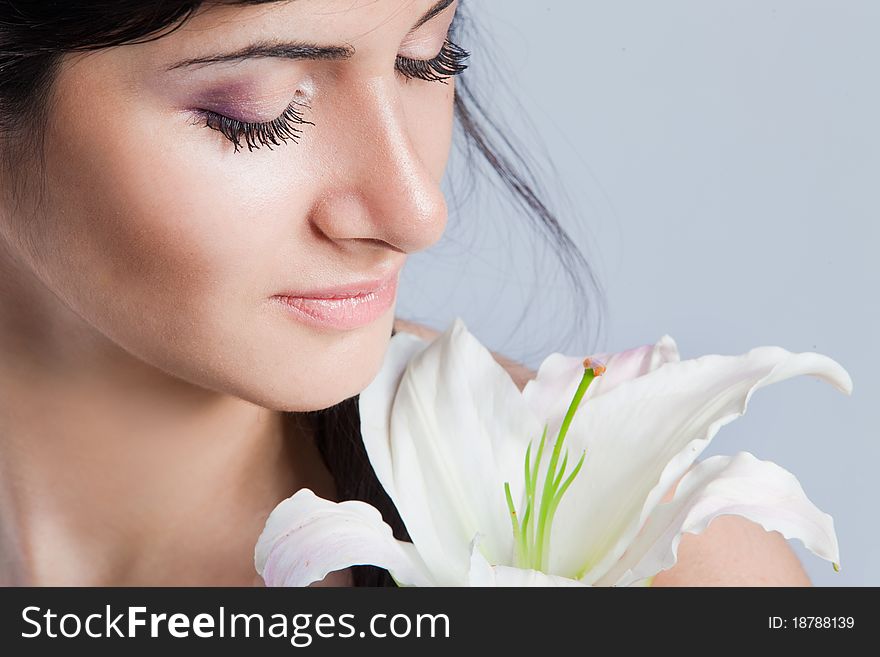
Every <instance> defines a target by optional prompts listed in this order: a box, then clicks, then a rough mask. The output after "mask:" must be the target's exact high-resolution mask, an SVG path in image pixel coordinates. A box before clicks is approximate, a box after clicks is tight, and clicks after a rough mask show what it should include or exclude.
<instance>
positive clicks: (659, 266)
mask: <svg viewBox="0 0 880 657" xmlns="http://www.w3.org/2000/svg"><path fill="white" fill-rule="evenodd" d="M465 8H466V9H467V10H468V12H469V13H470V14H471V15H472V16H473V17H474V19H475V20H476V22H477V24H478V25H479V27H480V29H481V31H482V33H483V34H482V36H481V37H480V39H481V40H480V41H479V42H474V41H472V40H471V38H472V37H470V36H468V33H465V34H464V35H463V36H462V37H461V39H460V42H461V45H462V46H464V47H465V48H467V49H469V50H470V51H471V52H472V56H471V58H470V68H469V69H468V71H467V73H466V75H468V76H469V79H470V81H471V84H472V85H473V86H474V87H476V88H478V90H481V91H482V92H483V93H484V94H485V96H484V97H485V98H486V104H487V109H488V110H489V111H490V113H491V114H492V115H493V116H495V117H497V118H498V119H499V121H501V122H503V123H504V125H505V126H508V127H506V128H505V130H506V131H507V132H506V134H508V135H509V136H510V137H511V138H513V139H515V140H516V141H517V143H518V144H522V145H523V148H524V149H525V150H526V151H527V152H528V153H530V155H531V157H533V158H537V159H536V160H535V162H536V171H537V170H541V171H544V172H545V173H544V175H543V176H542V177H541V183H542V184H543V186H544V189H545V190H546V194H545V197H544V198H545V199H546V200H547V201H548V202H549V205H550V206H551V208H553V209H555V210H556V211H558V212H559V216H560V221H561V222H562V224H563V225H564V226H565V228H566V229H567V230H568V231H569V232H570V233H571V234H572V236H573V237H574V238H575V240H576V242H577V243H578V245H579V246H580V247H581V248H582V251H583V252H584V253H585V254H586V256H587V258H588V259H589V261H590V263H591V265H592V267H593V269H594V270H595V272H596V275H597V277H598V279H599V281H600V283H601V285H602V286H603V287H604V290H602V295H603V297H604V299H605V307H604V308H600V307H598V306H596V305H595V304H594V305H592V306H589V321H588V322H587V323H579V322H578V321H577V319H576V317H575V314H574V305H573V303H572V300H571V299H570V298H567V297H566V296H565V290H566V289H568V288H566V287H565V279H564V278H562V277H561V275H560V273H559V267H558V264H557V263H556V262H555V259H554V257H553V252H552V250H548V249H546V248H543V247H542V246H541V242H540V240H537V239H536V237H535V234H534V233H533V232H532V231H530V230H529V228H528V224H527V222H526V221H524V220H523V218H522V216H521V215H520V214H517V210H516V208H514V207H512V206H511V205H509V204H507V203H506V202H505V200H506V199H507V198H509V194H505V193H504V192H503V191H500V190H499V189H498V188H497V186H496V185H494V183H490V184H483V185H481V187H479V188H478V191H477V192H476V193H474V194H472V195H470V196H468V197H467V198H463V197H464V196H465V195H464V194H463V193H462V189H463V187H464V186H465V183H467V181H468V179H469V178H472V177H473V171H472V170H471V171H470V172H468V169H467V167H466V166H464V159H463V158H462V157H461V153H460V152H459V151H458V150H456V151H455V152H454V153H453V156H452V159H451V161H450V167H449V170H448V172H447V177H446V180H444V185H445V186H446V187H445V189H447V190H448V192H447V194H448V197H449V200H450V224H449V226H448V228H447V232H446V234H445V236H444V239H443V240H442V241H441V242H440V243H439V244H438V245H437V246H436V247H435V248H432V249H431V250H429V251H427V252H424V253H420V254H416V255H414V256H413V257H412V258H411V260H410V263H409V264H408V265H407V268H406V269H405V270H404V273H403V284H402V286H401V291H400V297H399V305H398V315H399V316H401V317H407V318H411V319H414V320H417V321H422V322H424V323H426V324H429V325H431V326H434V327H436V328H441V329H442V328H445V327H446V326H447V325H448V323H449V322H450V321H451V320H452V319H453V318H454V317H456V316H460V317H462V318H463V319H464V321H465V323H466V324H467V326H468V328H469V330H471V332H473V333H474V334H475V335H476V336H477V337H478V338H479V339H480V340H481V341H482V342H483V343H484V344H486V345H487V346H489V347H490V348H491V349H493V350H496V351H501V352H502V353H504V354H505V355H508V356H510V357H513V358H517V359H519V360H520V361H521V362H524V363H526V364H528V365H530V366H531V367H533V368H534V367H537V365H538V364H539V363H540V361H541V360H542V358H543V357H544V356H546V355H547V354H548V353H550V352H552V351H563V352H564V353H570V354H576V355H580V354H582V353H583V354H586V353H589V352H590V351H591V350H592V351H601V350H614V351H617V350H622V349H626V348H629V347H632V346H635V345H640V344H645V343H653V342H654V341H655V340H656V339H657V338H659V337H660V336H661V335H663V334H664V333H669V334H670V335H672V336H673V337H674V338H675V339H676V341H677V343H678V346H679V349H680V351H681V353H682V357H683V358H693V357H696V356H699V355H702V354H704V353H727V354H738V353H742V352H745V351H747V350H748V349H750V348H751V347H754V346H758V345H765V344H775V345H779V346H782V347H785V348H787V349H789V350H791V351H818V352H820V353H823V354H827V355H829V356H831V357H832V358H835V359H836V360H838V361H839V362H840V363H841V364H842V365H843V366H844V367H845V368H847V370H848V371H849V372H850V374H851V375H852V377H853V380H854V392H853V395H852V396H851V397H847V396H846V395H844V394H841V393H839V392H837V391H836V390H835V389H833V388H832V387H830V386H828V385H826V384H824V383H821V382H819V381H818V380H816V379H812V378H808V377H799V378H796V379H790V380H788V381H784V382H781V383H777V384H774V385H772V386H769V387H767V388H763V389H761V390H759V391H758V392H757V393H756V394H755V396H754V397H753V398H752V400H751V402H750V405H749V409H748V412H747V413H746V415H745V416H743V417H742V418H739V419H738V420H736V421H735V422H733V423H732V424H730V425H728V426H726V427H724V428H722V429H721V431H720V432H719V433H718V435H717V436H716V437H715V439H714V440H713V442H712V444H711V446H710V447H709V448H708V449H707V450H706V451H705V452H704V453H703V456H702V458H705V457H707V456H710V455H712V454H725V453H728V454H729V453H733V452H735V451H739V450H747V451H750V452H752V453H753V454H755V455H756V456H758V457H759V458H763V459H769V460H772V461H775V462H777V463H779V464H780V465H782V466H783V467H785V468H787V469H789V470H791V471H792V472H793V473H794V474H795V475H796V476H797V477H798V478H799V480H800V482H801V483H802V485H803V487H804V489H805V491H806V492H807V494H808V496H809V497H810V498H811V499H812V500H813V501H814V502H815V504H816V505H817V506H818V507H819V508H821V509H822V510H824V511H826V512H828V513H830V514H831V515H832V516H833V517H834V521H835V528H836V530H837V535H838V538H839V541H840V556H841V572H840V573H835V572H834V571H833V570H832V568H831V564H830V563H828V562H826V561H825V560H823V559H820V558H819V557H816V556H815V555H813V554H812V553H810V552H809V551H807V550H806V549H805V548H803V546H802V544H801V543H800V542H799V541H797V540H793V541H791V542H790V544H791V545H792V547H793V548H794V549H795V550H796V552H797V554H798V556H799V557H800V558H801V560H802V562H803V563H804V565H805V567H806V568H807V571H808V573H809V575H810V577H811V578H812V580H813V583H814V584H816V585H817V586H824V585H846V586H859V585H874V586H876V585H880V563H878V560H877V559H876V557H877V556H880V551H878V548H877V547H876V546H877V542H878V540H880V529H878V520H880V518H878V512H877V501H878V499H880V484H878V476H877V474H876V473H877V467H878V463H880V445H878V441H877V433H878V431H877V427H878V426H880V403H878V383H877V381H878V374H880V373H878V367H877V366H878V364H880V358H878V347H877V339H878V335H880V331H878V329H880V321H878V311H877V302H876V295H877V292H876V290H877V289H878V287H880V267H878V265H877V257H876V254H877V251H878V247H880V240H878V237H880V235H878V229H877V220H878V218H880V184H878V182H880V129H878V117H880V86H878V82H877V81H878V71H877V67H878V62H880V46H878V40H877V35H878V34H880V2H877V1H876V0H825V1H818V0H813V1H809V0H789V1H786V2H782V1H776V0H760V1H758V0H753V1H746V0H738V1H736V2H721V1H719V0H714V1H706V0H691V1H683V0H677V1H668V0H667V1H664V2H651V1H648V0H642V1H640V2H634V1H623V0H615V1H614V2H597V1H589V2H582V1H581V2H575V1H573V0H570V1H563V0H556V1H554V2H550V1H548V0H545V1H543V2H541V1H536V0H517V1H513V0H505V2H499V1H493V2H489V1H483V2H480V3H475V2H474V1H473V0H470V1H469V2H466V4H465V5H463V9H465ZM487 37H488V38H487ZM493 65H494V66H497V67H498V68H500V71H501V73H502V76H503V79H504V80H506V81H507V84H508V85H509V86H508V87H505V86H503V85H501V86H499V85H498V84H497V83H494V81H495V80H496V79H497V75H496V73H495V70H496V69H495V68H492V66H493ZM490 81H493V84H492V85H491V86H490ZM523 113H525V114H526V115H527V117H528V118H524V116H523ZM459 196H461V197H462V198H461V199H459V198H458V197H459ZM591 294H592V295H593V296H595V294H596V293H595V292H593V293H591ZM569 296H570V295H569ZM588 301H589V300H588V299H583V300H581V299H576V300H574V303H577V304H582V305H583V307H585V308H586V307H588ZM524 311H525V312H526V314H525V315H524V316H523V314H522V313H523V312H524ZM572 331H574V337H573V339H572Z"/></svg>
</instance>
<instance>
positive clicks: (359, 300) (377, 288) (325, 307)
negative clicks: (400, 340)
mask: <svg viewBox="0 0 880 657" xmlns="http://www.w3.org/2000/svg"><path fill="white" fill-rule="evenodd" d="M399 271H400V268H399V267H398V268H396V269H395V270H394V271H393V272H392V273H391V274H389V275H388V276H387V277H385V278H381V279H374V280H369V281H360V282H355V283H350V284H347V285H339V286H336V287H328V288H323V289H320V290H309V291H307V292H282V293H280V294H276V295H275V296H273V297H272V299H273V301H275V302H277V303H278V304H279V305H280V306H281V307H282V308H283V309H284V310H285V311H289V312H290V314H291V315H292V316H293V318H294V319H296V320H298V321H300V322H302V323H305V324H308V325H310V326H314V327H317V328H334V329H340V330H350V329H354V328H359V327H361V326H366V325H367V324H370V323H372V322H374V321H376V320H377V319H379V317H381V316H382V315H383V314H384V313H385V312H386V311H387V310H388V309H389V308H390V307H391V306H392V305H393V304H394V300H395V298H396V297H397V278H398V273H399Z"/></svg>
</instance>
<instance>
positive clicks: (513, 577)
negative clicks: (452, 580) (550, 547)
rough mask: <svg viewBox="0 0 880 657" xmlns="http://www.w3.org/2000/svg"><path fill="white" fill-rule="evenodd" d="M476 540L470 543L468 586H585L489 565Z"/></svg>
mask: <svg viewBox="0 0 880 657" xmlns="http://www.w3.org/2000/svg"><path fill="white" fill-rule="evenodd" d="M477 541H478V538H475V539H474V541H473V542H472V543H471V567H470V572H469V574H468V579H469V586H586V584H583V583H582V582H579V581H577V580H576V579H569V578H567V577H559V576H557V575H547V574H545V573H542V572H540V571H538V570H529V569H523V568H513V567H512V566H503V565H501V566H493V565H490V564H489V562H488V561H486V558H485V557H484V556H483V554H482V553H481V552H480V550H479V549H478V548H477V545H476V543H477Z"/></svg>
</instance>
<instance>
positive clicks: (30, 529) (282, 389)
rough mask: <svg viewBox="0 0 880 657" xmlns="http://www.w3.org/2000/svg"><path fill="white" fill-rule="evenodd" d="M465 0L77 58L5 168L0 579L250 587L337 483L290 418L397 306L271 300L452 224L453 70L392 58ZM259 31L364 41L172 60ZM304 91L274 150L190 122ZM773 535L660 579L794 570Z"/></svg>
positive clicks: (281, 16)
mask: <svg viewBox="0 0 880 657" xmlns="http://www.w3.org/2000/svg"><path fill="white" fill-rule="evenodd" d="M457 4H458V3H457V2H454V3H452V4H451V5H450V6H449V7H447V8H446V9H445V10H443V11H442V12H440V13H438V14H437V15H436V16H434V17H433V18H432V19H431V20H429V21H428V22H426V23H424V24H423V25H422V26H421V27H419V28H418V29H416V30H414V31H412V30H411V28H412V27H413V26H414V25H415V24H416V23H417V21H418V19H419V18H420V17H421V16H423V15H424V14H425V12H426V11H428V9H429V8H430V7H432V6H433V5H434V2H433V0H375V1H370V2H367V1H358V2H351V0H299V1H297V2H291V3H272V4H268V5H262V6H250V7H248V6H213V7H209V8H207V9H204V10H202V11H200V13H199V14H198V15H196V16H195V17H194V18H193V20H191V21H190V22H188V23H187V24H186V25H185V26H184V27H183V28H182V29H179V30H177V31H175V32H173V33H171V34H170V35H167V36H165V37H163V38H161V39H158V40H156V41H151V42H148V43H144V44H137V45H130V46H122V47H115V48H109V49H105V50H101V51H97V52H90V53H87V54H76V55H69V56H66V57H65V59H64V61H63V63H62V66H61V69H60V71H59V74H58V77H57V80H56V84H55V86H54V88H53V90H52V91H53V95H52V98H51V103H50V112H49V123H48V126H47V130H46V133H45V135H43V139H42V144H43V147H44V150H43V153H42V155H43V157H42V158H41V161H42V167H41V166H40V164H39V160H40V158H36V157H33V155H34V154H33V153H31V154H30V155H31V156H30V157H29V156H28V153H25V156H24V157H22V158H19V159H18V160H17V163H16V168H15V170H14V171H0V308H2V309H3V312H2V314H0V427H2V434H0V584H18V585H62V586H64V585H72V586H78V585H135V586H136V585H183V586H189V585H245V586H250V585H260V584H261V580H260V578H259V577H258V576H256V575H255V572H254V568H253V547H254V544H255V542H256V539H257V536H258V535H259V533H260V531H261V530H262V527H263V523H264V522H265V519H266V517H267V516H268V514H269V512H270V511H271V510H272V509H273V508H274V506H275V505H276V504H278V502H280V501H281V500H282V499H284V498H286V497H288V496H289V495H290V493H291V491H294V490H296V489H298V488H300V487H303V486H308V487H310V488H312V489H313V490H315V491H316V492H317V493H318V494H319V495H321V496H323V497H327V498H330V499H335V491H334V487H333V483H332V479H331V477H330V476H329V473H328V472H327V471H326V469H325V468H324V466H323V464H322V462H321V459H320V457H319V455H318V453H317V450H316V449H315V446H314V443H313V440H312V437H311V436H310V435H309V433H308V431H307V429H306V428H305V427H303V428H302V429H301V430H300V431H299V432H297V433H296V435H294V436H292V437H289V438H285V435H284V433H283V431H282V427H281V423H280V418H281V415H280V411H304V410H313V409H319V408H326V407H327V406H330V405H333V404H335V403H338V402H339V401H341V400H343V399H345V398H348V397H350V396H352V395H354V394H356V393H358V392H359V391H360V390H363V389H364V388H365V387H366V385H367V384H368V383H369V382H370V381H371V380H372V379H373V378H374V376H375V374H376V373H377V372H378V370H379V367H380V365H381V362H382V358H383V356H384V354H385V349H386V347H387V343H388V336H389V334H390V332H391V327H392V324H393V323H394V321H395V320H394V316H393V308H392V309H389V311H388V312H387V313H386V314H385V315H384V316H383V317H381V318H379V319H378V320H377V321H375V322H374V323H372V324H370V325H368V326H365V327H363V328H360V329H356V330H351V331H335V330H325V331H322V330H317V329H314V328H311V327H307V326H305V325H303V324H300V323H299V322H296V321H294V320H292V319H291V317H289V316H288V315H286V314H284V313H282V312H280V310H279V307H278V306H277V305H274V304H272V303H270V301H269V299H270V298H271V297H272V296H273V295H276V294H279V293H282V292H285V291H290V290H309V289H315V288H320V287H325V286H329V285H337V284H342V283H347V282H350V281H353V280H360V279H365V278H368V279H372V278H380V277H382V276H383V275H384V274H386V273H387V272H389V271H393V270H396V269H397V268H399V267H400V266H401V265H402V264H403V262H404V261H405V259H406V257H407V255H409V254H411V253H415V252H418V251H420V250H422V249H425V248H428V247H429V246H431V245H432V244H434V243H435V242H436V241H437V240H438V239H439V238H440V237H441V235H442V234H443V231H444V228H445V224H446V220H447V208H446V204H445V200H444V197H443V194H442V192H441V189H440V181H441V179H442V177H443V173H444V170H445V168H446V164H447V159H448V156H449V148H450V144H451V135H452V123H453V94H454V79H453V80H450V82H449V84H441V83H437V82H428V81H423V80H406V79H404V78H403V77H402V76H401V75H400V74H399V73H398V72H396V71H395V69H394V62H395V57H396V56H397V55H401V56H405V57H410V58H413V59H430V58H431V57H433V56H435V55H436V54H437V52H438V51H439V50H440V47H441V45H442V43H443V39H444V37H445V36H446V32H447V29H448V27H449V24H450V23H451V21H452V17H453V12H454V11H456V9H457ZM266 40H272V41H274V40H278V41H282V40H298V41H311V42H315V43H318V44H327V45H340V44H347V45H351V46H353V47H354V48H355V49H356V53H355V54H354V56H352V57H351V58H349V59H346V60H343V61H330V60H315V61H311V60H290V59H283V58H276V57H271V58H267V57H263V58H258V59H247V60H241V61H238V62H234V63H223V64H206V65H199V66H175V64H178V63H180V62H181V60H185V59H193V58H200V57H205V56H211V55H215V54H217V53H223V52H229V51H231V50H237V49H239V48H242V47H245V46H248V45H250V44H252V43H254V42H257V41H266ZM294 100H296V101H297V102H301V103H305V104H306V105H307V106H308V110H307V111H306V113H305V118H306V119H307V120H309V121H312V122H314V125H305V126H302V129H303V132H302V135H301V137H300V139H299V141H298V143H293V142H286V143H283V144H282V145H280V146H275V147H274V148H273V150H269V149H268V148H266V147H262V148H260V149H259V150H255V151H253V152H249V151H248V150H247V148H244V149H243V150H241V151H240V152H238V153H236V152H234V149H233V145H232V144H231V143H230V142H229V141H228V140H226V139H225V138H224V137H223V136H222V135H221V134H220V133H219V132H217V131H215V130H212V129H210V128H209V127H206V126H205V125H204V123H205V122H204V120H199V118H198V116H199V115H198V110H204V109H210V110H214V111H221V110H222V111H221V113H226V114H227V115H233V114H234V115H235V118H239V119H241V120H247V121H268V120H271V119H273V118H275V117H277V116H278V115H280V114H281V113H282V112H283V111H284V109H285V107H287V105H288V104H289V103H291V102H292V101H294ZM15 145H16V144H15V143H0V148H3V149H7V148H13V147H14V146H15ZM411 329H413V327H412V325H410V326H409V327H407V328H403V327H401V330H411ZM414 330H430V329H418V328H416V329H414ZM510 365H511V366H512V367H514V371H516V372H519V371H520V370H519V369H517V367H518V366H514V365H513V364H510ZM716 526H717V527H718V528H719V529H717V530H716ZM713 532H714V533H713ZM719 533H720V534H721V535H718V536H716V534H719ZM778 538H779V537H778V536H777V537H776V538H774V537H773V536H772V535H769V534H761V533H756V532H755V531H754V530H753V529H750V528H749V527H748V526H747V525H746V524H744V523H742V522H740V521H737V520H733V521H732V524H728V525H725V524H718V521H716V522H715V523H713V525H712V527H711V528H710V530H708V531H707V532H706V533H705V534H704V535H703V536H702V537H700V538H698V539H696V540H695V541H693V542H691V543H688V542H687V537H686V539H685V541H683V542H682V558H681V559H680V563H679V564H678V565H677V566H676V568H675V569H673V570H671V571H669V573H668V574H667V575H666V576H665V577H663V576H658V578H657V581H656V583H657V584H660V583H663V580H664V579H665V580H667V583H671V584H688V583H700V584H712V583H717V580H718V578H726V580H727V582H728V583H766V582H768V581H770V582H772V583H776V584H797V583H807V580H806V577H805V576H804V575H803V572H802V571H800V570H798V568H797V562H796V559H795V557H794V555H793V553H791V552H790V550H789V549H788V548H787V546H786V544H785V543H784V541H780V540H778ZM713 541H714V542H713ZM750 556H755V557H756V558H748V557H750ZM744 557H746V558H744ZM676 578H678V579H676ZM737 578H738V579H737ZM771 578H774V579H771ZM350 583H351V582H350V573H349V571H340V572H338V573H331V575H329V576H328V578H327V579H326V580H325V581H324V582H322V583H321V584H323V585H327V584H350Z"/></svg>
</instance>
